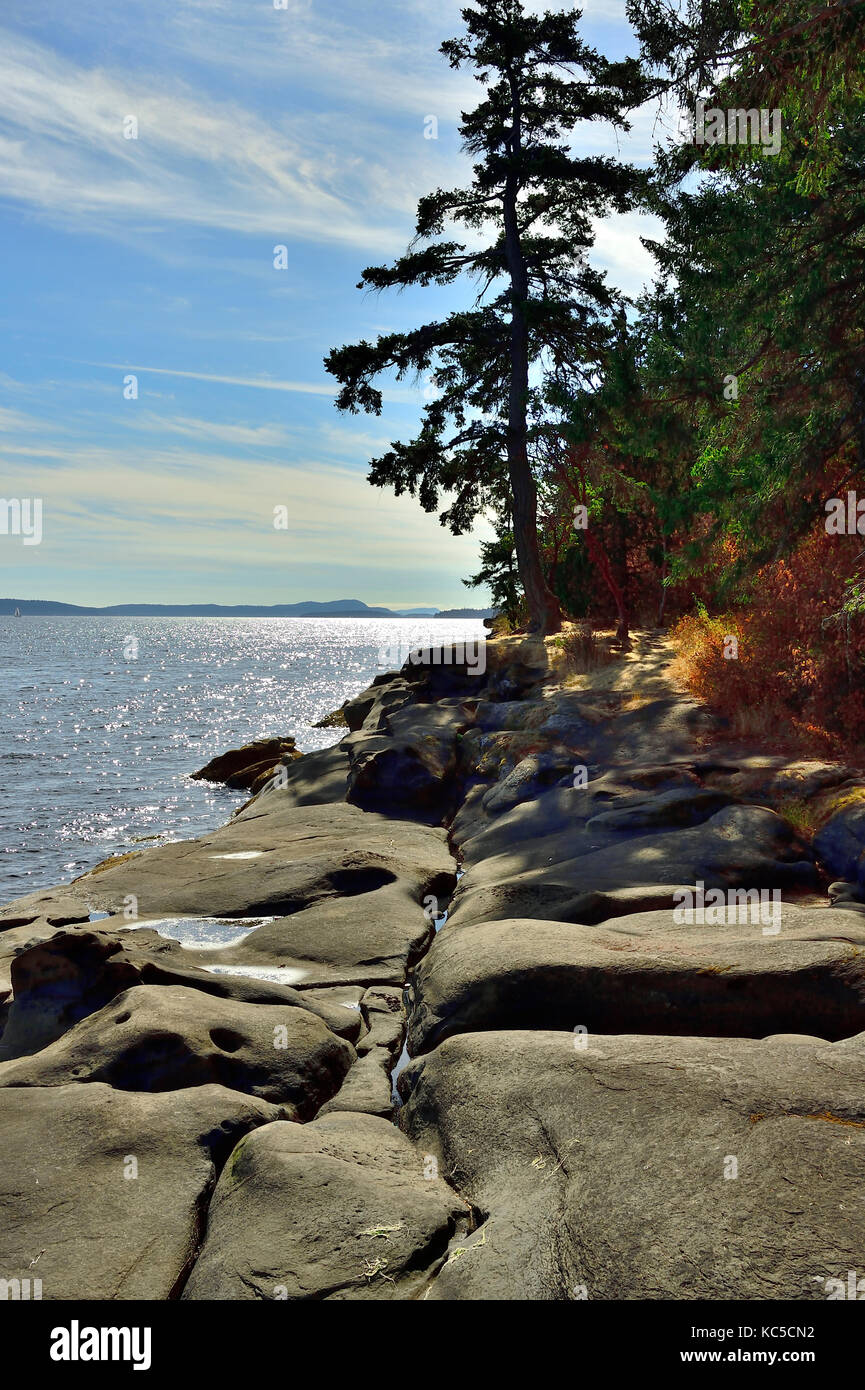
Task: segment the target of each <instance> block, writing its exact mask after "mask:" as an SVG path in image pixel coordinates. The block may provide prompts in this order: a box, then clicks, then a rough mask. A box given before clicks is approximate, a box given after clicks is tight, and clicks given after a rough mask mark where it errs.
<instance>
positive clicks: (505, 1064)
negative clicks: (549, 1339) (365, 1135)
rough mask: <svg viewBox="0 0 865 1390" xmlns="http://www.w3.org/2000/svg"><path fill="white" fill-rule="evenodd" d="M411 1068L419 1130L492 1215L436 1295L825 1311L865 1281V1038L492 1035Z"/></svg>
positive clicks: (464, 1041)
mask: <svg viewBox="0 0 865 1390" xmlns="http://www.w3.org/2000/svg"><path fill="white" fill-rule="evenodd" d="M406 1074H407V1075H408V1076H409V1078H410V1081H411V1084H412V1092H411V1095H410V1098H409V1100H408V1102H407V1104H406V1105H405V1106H404V1108H403V1110H402V1112H401V1124H402V1126H403V1127H404V1128H405V1130H406V1132H407V1133H408V1134H409V1135H410V1137H411V1138H412V1139H413V1140H414V1142H415V1143H416V1144H417V1145H418V1147H419V1148H421V1149H424V1150H429V1151H430V1152H432V1153H433V1154H434V1155H436V1156H437V1157H438V1161H439V1164H440V1166H441V1168H442V1171H445V1172H448V1173H449V1174H452V1175H453V1179H452V1180H453V1181H454V1184H455V1186H457V1188H458V1190H459V1192H460V1193H461V1194H462V1195H463V1196H464V1197H466V1198H467V1199H468V1200H469V1201H470V1202H471V1203H472V1204H474V1205H475V1206H476V1207H477V1208H478V1209H479V1210H480V1211H481V1212H483V1213H486V1214H487V1216H486V1220H485V1221H484V1222H483V1224H482V1226H481V1227H480V1229H479V1230H477V1231H476V1232H475V1233H474V1234H472V1235H471V1236H470V1237H469V1238H468V1239H466V1240H464V1241H461V1242H460V1244H459V1246H458V1247H452V1248H451V1251H450V1254H449V1258H448V1260H447V1262H446V1263H445V1264H444V1266H443V1268H442V1269H441V1272H440V1273H439V1274H438V1275H437V1277H436V1278H435V1279H434V1280H433V1281H432V1284H431V1286H430V1287H429V1288H428V1289H427V1290H426V1291H425V1296H428V1297H430V1298H432V1299H437V1300H439V1299H465V1300H476V1299H484V1300H489V1299H494V1300H499V1299H514V1300H529V1301H537V1300H572V1299H577V1300H582V1299H586V1298H587V1299H589V1300H640V1299H652V1300H654V1299H682V1300H691V1299H700V1300H727V1299H783V1300H799V1299H824V1298H826V1297H827V1280H830V1279H834V1278H840V1279H841V1280H842V1281H843V1282H844V1287H845V1288H846V1281H847V1272H848V1270H851V1269H852V1270H858V1271H860V1272H861V1271H862V1270H863V1269H865V1189H863V1185H862V1171H863V1162H865V1046H863V1039H861V1038H860V1039H857V1040H855V1041H848V1042H843V1043H835V1044H827V1043H821V1042H819V1041H816V1040H814V1039H808V1038H798V1039H790V1038H777V1039H775V1038H769V1039H766V1040H764V1041H761V1042H756V1041H753V1040H750V1039H715V1038H650V1037H628V1036H624V1037H605V1038H593V1039H590V1040H589V1045H588V1047H586V1048H585V1049H584V1050H580V1049H579V1048H578V1047H575V1042H574V1038H573V1036H570V1035H567V1034H563V1033H552V1032H546V1033H519V1032H504V1033H502V1032H500V1033H484V1034H476V1035H463V1036H461V1037H456V1038H451V1039H450V1040H449V1041H448V1042H446V1043H444V1044H443V1045H442V1046H441V1047H440V1048H438V1049H437V1050H436V1051H435V1052H434V1053H432V1054H430V1055H429V1056H428V1057H425V1058H422V1059H420V1060H419V1061H416V1062H414V1063H412V1065H411V1067H410V1068H409V1071H408V1072H407V1073H406ZM725 1174H726V1175H728V1176H725ZM734 1175H735V1176H734Z"/></svg>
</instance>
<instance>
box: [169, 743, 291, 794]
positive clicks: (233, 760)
mask: <svg viewBox="0 0 865 1390" xmlns="http://www.w3.org/2000/svg"><path fill="white" fill-rule="evenodd" d="M301 757H303V754H302V753H300V752H299V751H298V749H297V748H295V746H294V739H293V738H262V739H257V740H256V741H255V742H254V743H247V744H244V746H243V747H242V748H232V749H231V751H230V752H228V753H221V754H220V755H219V757H217V758H211V760H210V762H209V763H207V764H206V766H204V767H202V768H199V770H198V772H193V773H191V774H190V776H191V777H192V779H193V780H194V781H200V782H224V783H225V785H226V786H227V787H238V788H251V787H254V786H255V784H256V782H258V781H260V780H261V778H262V777H263V776H265V775H270V776H273V775H275V773H276V771H277V769H278V768H280V767H282V766H284V765H285V764H286V763H290V762H294V761H295V760H296V759H298V758H301Z"/></svg>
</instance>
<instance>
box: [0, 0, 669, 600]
mask: <svg viewBox="0 0 865 1390" xmlns="http://www.w3.org/2000/svg"><path fill="white" fill-rule="evenodd" d="M277 4H279V5H280V8H279V9H277V8H275V6H276V5H277ZM527 8H533V9H534V8H537V9H538V10H542V9H544V8H550V4H549V2H548V3H547V4H546V5H544V4H540V3H539V4H537V5H535V4H534V3H531V4H529V5H527ZM553 8H555V6H553ZM582 8H583V12H584V23H583V32H584V36H585V37H586V38H587V39H588V41H589V42H591V43H593V44H594V45H595V46H596V47H598V48H599V49H601V51H603V52H605V53H607V54H608V55H609V56H611V57H614V56H620V55H622V54H624V53H626V52H632V53H633V52H635V51H636V43H635V41H634V39H633V36H632V34H631V32H630V30H629V27H628V25H627V23H626V21H625V18H624V9H625V6H624V0H586V3H585V4H584V5H583V7H582ZM459 10H460V4H458V3H454V2H453V0H374V3H370V0H125V2H124V4H123V5H122V6H120V5H117V3H116V0H87V3H86V4H84V5H71V4H69V3H68V0H40V3H39V4H38V5H34V4H33V0H4V4H3V8H2V12H0V255H2V261H3V269H4V281H5V288H6V295H5V299H4V304H3V307H2V311H0V313H2V333H0V497H2V498H5V499H9V498H18V499H21V500H25V499H33V500H35V499H37V498H38V499H41V502H42V539H41V542H40V543H39V544H27V545H25V544H24V539H23V537H22V536H20V535H19V536H16V535H2V534H0V597H9V598H13V597H14V598H43V599H60V600H63V601H66V602H72V603H81V604H87V605H93V604H111V603H123V602H131V601H140V602H151V603H160V602H162V603H169V602H176V603H195V602H209V603H256V604H271V603H292V602H298V601H301V600H303V599H310V598H315V599H321V600H328V599H338V598H359V599H362V600H364V601H365V602H367V603H369V604H384V605H386V606H389V607H412V606H421V605H427V604H429V605H435V606H439V607H443V608H446V607H457V606H465V605H472V606H475V605H481V604H484V603H486V602H487V595H486V594H485V591H483V590H470V589H467V588H465V587H464V586H463V584H462V583H461V581H462V579H463V578H464V577H465V576H467V575H469V574H471V573H473V572H474V571H475V570H476V569H477V566H478V550H479V543H480V541H481V540H482V539H484V537H485V536H486V535H488V534H489V531H488V529H487V528H486V526H485V524H484V523H481V524H480V525H479V527H477V528H476V529H475V531H474V532H473V533H472V534H471V535H469V536H463V537H453V536H451V535H450V533H449V532H448V531H446V530H445V529H444V528H443V527H442V526H441V525H440V523H439V521H438V519H437V517H436V516H435V515H427V514H426V513H424V512H423V511H422V509H421V508H420V506H419V504H418V503H417V502H416V501H415V500H414V499H412V498H408V497H403V498H396V497H394V496H393V494H392V493H391V492H390V491H387V490H381V489H377V488H372V487H370V486H369V484H368V483H367V482H366V472H367V468H368V463H369V460H370V459H371V458H374V457H376V455H378V454H379V453H381V452H383V451H384V450H386V449H387V448H388V446H389V443H390V441H392V440H395V439H407V438H410V437H412V435H413V433H414V427H415V426H416V424H417V421H418V418H419V412H420V409H421V408H422V406H423V403H424V396H423V392H424V390H425V389H427V390H428V389H429V387H428V386H425V383H424V382H417V383H414V382H410V381H404V382H401V383H392V384H390V385H389V386H388V387H387V389H386V390H385V405H384V411H383V414H382V415H381V416H380V417H371V416H341V415H339V414H338V413H337V412H336V410H335V408H334V394H335V383H334V382H333V379H332V378H330V377H329V376H328V375H327V373H326V372H325V370H324V367H323V358H324V357H325V356H326V354H327V353H328V352H329V351H330V349H331V348H333V347H337V346H341V345H342V344H344V343H349V342H354V341H358V340H359V339H361V338H369V339H374V338H375V337H376V336H377V335H378V334H379V333H382V332H390V331H395V330H400V329H407V328H410V327H413V326H415V325H416V324H418V323H420V322H424V321H427V320H429V319H432V318H435V317H438V316H440V315H441V314H442V313H446V312H448V311H449V310H450V309H451V308H452V307H455V306H456V304H457V302H458V300H457V299H456V298H455V297H454V296H455V295H456V293H457V291H456V290H455V289H454V288H449V289H448V290H439V289H435V288H431V289H426V290H411V291H408V292H405V293H404V294H402V295H398V294H395V293H389V294H385V295H375V294H370V293H368V292H361V291H359V290H358V289H357V288H356V285H357V281H358V279H359V278H360V273H361V271H362V270H363V269H364V267H366V266H368V265H375V264H379V263H382V262H385V261H387V260H389V259H391V258H393V257H394V256H396V255H398V254H400V253H401V252H402V251H403V250H404V249H405V246H406V244H407V242H408V240H409V238H410V237H411V234H412V231H413V225H414V211H415V205H416V202H417V199H418V198H419V197H420V196H422V195H423V194H424V193H427V192H430V191H431V190H432V189H434V188H435V187H439V186H440V187H450V186H458V185H459V184H461V183H464V182H465V181H466V176H467V172H468V169H469V164H468V161H467V159H466V157H465V156H464V155H463V154H462V152H461V150H460V142H459V136H458V134H457V125H458V123H459V115H460V111H461V110H465V109H471V108H472V107H473V106H474V105H476V104H477V101H478V100H479V99H480V94H481V88H480V87H479V86H478V84H477V83H476V82H474V81H473V79H472V78H471V77H470V76H469V75H468V74H467V73H466V72H461V73H454V72H452V71H451V70H450V68H449V67H448V65H447V63H446V62H445V60H444V59H443V58H442V57H441V56H440V55H439V53H438V47H439V44H440V43H441V42H442V41H443V40H444V39H446V38H449V37H453V36H455V35H456V34H458V33H459V32H460V31H461V23H460V19H459ZM429 116H435V118H436V121H437V123H438V138H437V139H428V138H425V131H426V132H429V131H430V129H431V125H430V123H429V121H428V119H427V118H428V117H429ZM668 124H669V122H668ZM658 133H659V131H658V126H657V117H656V113H655V112H653V111H648V110H644V111H640V112H638V113H637V114H636V117H635V119H634V129H633V131H632V133H631V134H630V135H629V136H626V137H619V139H618V141H617V139H616V136H615V134H614V133H613V132H612V131H611V130H610V129H609V128H605V127H603V126H601V125H597V124H592V125H588V124H587V125H586V126H584V127H583V128H582V129H581V130H580V131H579V132H578V139H579V146H580V148H581V149H582V150H584V151H585V152H595V151H597V152H610V153H615V152H616V151H617V149H618V151H619V152H620V153H621V154H622V156H623V157H626V158H628V159H631V160H632V161H633V162H635V163H637V164H641V165H645V164H647V163H648V162H649V161H650V159H651V150H652V141H653V138H657V136H658ZM661 133H663V132H661ZM132 136H136V137H137V138H130V137H132ZM654 230H655V229H654V228H653V226H652V224H651V223H650V222H649V219H647V218H646V217H640V216H638V215H629V216H623V217H621V216H620V217H614V218H611V219H608V220H607V221H606V222H605V223H604V225H603V229H602V232H601V235H600V238H599V241H598V245H597V247H596V250H595V252H594V254H593V256H592V260H593V261H594V263H595V264H596V265H597V266H598V267H599V268H601V269H604V270H606V271H607V272H608V274H609V276H610V279H611V280H612V281H613V282H614V283H615V284H617V285H619V286H620V287H621V288H622V289H623V290H624V291H625V292H627V293H630V294H636V293H638V292H639V290H640V289H641V287H642V286H643V284H644V283H646V282H648V280H650V279H651V275H652V270H653V263H652V259H651V256H650V255H649V253H648V252H647V251H646V250H645V249H644V248H643V246H642V245H641V243H640V240H639V238H640V235H652V234H653V232H654ZM278 246H284V247H285V248H286V255H285V257H284V260H285V268H281V269H278V268H276V266H275V264H274V261H275V259H279V258H278V257H275V255H274V248H275V247H278ZM130 376H134V377H135V378H136V379H137V397H136V396H134V394H133V392H134V389H135V387H134V385H132V384H130V383H129V378H130ZM276 508H285V509H286V512H283V513H280V516H285V515H287V516H288V525H287V527H285V528H284V529H277V528H276V527H275V526H274V515H275V509H276Z"/></svg>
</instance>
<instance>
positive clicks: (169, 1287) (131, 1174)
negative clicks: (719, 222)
mask: <svg viewBox="0 0 865 1390" xmlns="http://www.w3.org/2000/svg"><path fill="white" fill-rule="evenodd" d="M279 1115H280V1111H279V1107H277V1106H273V1105H268V1104H266V1103H265V1102H264V1101H260V1100H255V1099H253V1098H252V1097H251V1096H245V1095H240V1094H238V1093H237V1092H235V1091H228V1090H225V1089H224V1088H223V1087H222V1086H197V1087H195V1088H194V1089H193V1090H186V1091H173V1092H172V1093H171V1094H170V1095H134V1094H131V1093H130V1092H128V1091H117V1090H113V1089H112V1088H111V1087H110V1086H105V1085H103V1084H101V1083H99V1082H96V1083H94V1084H93V1085H89V1086H77V1085H72V1086H46V1087H38V1088H33V1089H18V1088H12V1087H8V1088H5V1089H0V1130H2V1134H3V1143H2V1145H0V1269H2V1271H3V1277H4V1278H7V1279H13V1278H19V1279H24V1278H34V1277H37V1276H38V1277H39V1278H40V1279H41V1280H42V1297H43V1299H46V1300H47V1299H66V1300H70V1299H71V1300H75V1301H76V1302H77V1301H79V1300H87V1299H167V1298H170V1297H172V1296H175V1295H176V1293H177V1292H178V1291H179V1289H180V1288H181V1286H182V1284H183V1280H184V1278H185V1276H186V1273H187V1272H188V1270H189V1268H190V1266H191V1264H192V1261H193V1258H194V1256H195V1251H196V1248H197V1246H198V1243H199V1241H200V1239H201V1236H202V1233H203V1225H204V1214H205V1211H206V1203H207V1198H208V1196H209V1194H210V1191H211V1189H212V1187H213V1184H214V1182H215V1180H216V1176H217V1172H218V1170H219V1168H220V1167H221V1166H222V1164H223V1163H224V1162H225V1159H226V1158H227V1157H228V1154H229V1153H230V1152H231V1150H232V1148H233V1147H234V1145H235V1144H236V1142H237V1141H238V1140H239V1139H240V1138H241V1137H242V1136H243V1135H244V1134H246V1133H247V1132H248V1131H249V1130H250V1129H252V1128H253V1127H254V1126H256V1125H261V1124H265V1123H267V1122H269V1121H273V1120H276V1119H278V1118H279Z"/></svg>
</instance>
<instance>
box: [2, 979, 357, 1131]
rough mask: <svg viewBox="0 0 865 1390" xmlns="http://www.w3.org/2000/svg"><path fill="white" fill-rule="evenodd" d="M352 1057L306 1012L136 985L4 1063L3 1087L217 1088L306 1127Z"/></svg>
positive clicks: (173, 988) (181, 989)
mask: <svg viewBox="0 0 865 1390" xmlns="http://www.w3.org/2000/svg"><path fill="white" fill-rule="evenodd" d="M354 1060H355V1051H354V1048H353V1047H352V1046H351V1043H348V1042H345V1041H344V1039H342V1038H338V1037H337V1036H336V1035H335V1034H334V1033H331V1032H330V1030H329V1028H328V1027H327V1025H326V1024H325V1023H324V1022H323V1021H322V1020H321V1019H320V1018H318V1017H317V1016H316V1015H315V1014H313V1013H310V1012H309V1011H308V1010H307V1009H299V1008H290V1007H284V1008H261V1006H260V1005H257V1004H242V1003H239V1002H237V1001H236V1000H227V999H219V1000H217V999H215V998H214V996H213V995H210V994H202V993H201V991H200V990H197V989H186V988H184V987H183V986H179V985H169V986H165V985H137V986H136V987H135V988H134V989H128V990H125V991H124V993H122V994H119V995H118V996H117V998H116V999H113V1000H112V1001H111V1003H109V1004H106V1005H105V1006H104V1008H102V1009H99V1010H98V1012H97V1013H94V1014H90V1015H89V1017H88V1018H85V1019H82V1021H81V1022H80V1023H77V1024H76V1025H75V1027H74V1028H71V1029H70V1030H69V1032H67V1033H64V1035H63V1037H62V1038H58V1039H57V1041H56V1042H53V1043H51V1044H50V1045H49V1046H48V1047H46V1048H43V1049H42V1051H41V1052H37V1053H35V1054H34V1055H33V1056H30V1057H24V1058H20V1059H18V1060H17V1061H10V1062H6V1063H4V1064H3V1065H0V1087H3V1086H66V1085H68V1084H69V1083H70V1082H73V1081H78V1082H96V1081H104V1082H106V1083H107V1084H108V1085H109V1086H114V1087H115V1089H116V1090H119V1091H179V1090H184V1089H185V1088H187V1087H190V1086H206V1085H209V1084H210V1083H216V1084H218V1085H220V1086H225V1087H227V1088H228V1089H229V1090H233V1091H242V1092H244V1093H245V1094H247V1095H251V1096H256V1097H258V1098H259V1099H260V1100H269V1101H273V1102H274V1103H278V1104H280V1105H281V1106H282V1107H283V1109H284V1111H285V1113H286V1115H287V1116H288V1117H289V1118H291V1119H299V1120H307V1119H310V1118H311V1117H312V1116H313V1115H314V1114H315V1113H316V1111H317V1110H318V1109H319V1107H320V1106H321V1105H322V1104H323V1103H324V1102H325V1101H326V1100H329V1099H330V1097H331V1096H332V1095H334V1093H335V1092H336V1091H337V1090H338V1089H339V1087H340V1085H341V1084H342V1080H343V1078H344V1076H345V1074H346V1072H347V1071H348V1069H349V1067H350V1066H351V1065H352V1063H353V1062H354Z"/></svg>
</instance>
